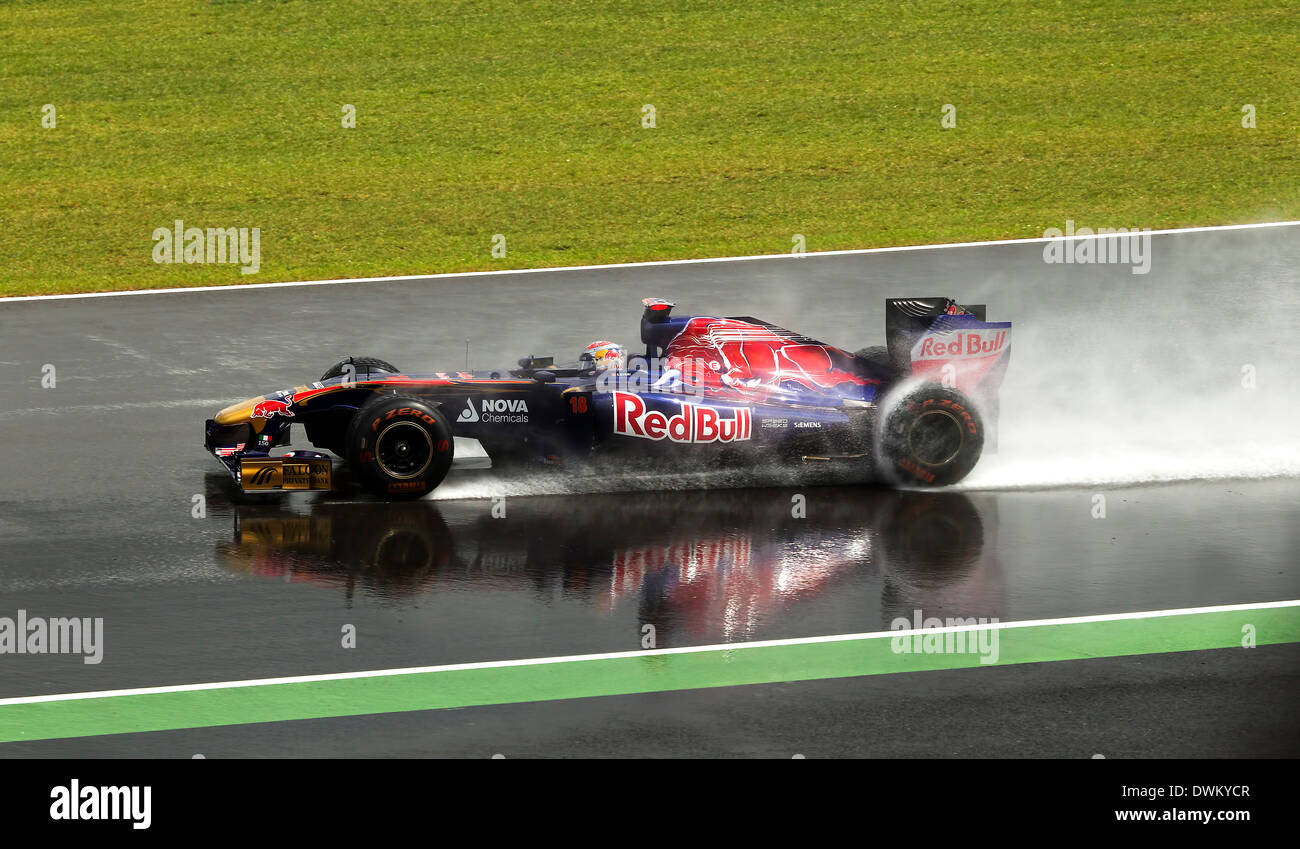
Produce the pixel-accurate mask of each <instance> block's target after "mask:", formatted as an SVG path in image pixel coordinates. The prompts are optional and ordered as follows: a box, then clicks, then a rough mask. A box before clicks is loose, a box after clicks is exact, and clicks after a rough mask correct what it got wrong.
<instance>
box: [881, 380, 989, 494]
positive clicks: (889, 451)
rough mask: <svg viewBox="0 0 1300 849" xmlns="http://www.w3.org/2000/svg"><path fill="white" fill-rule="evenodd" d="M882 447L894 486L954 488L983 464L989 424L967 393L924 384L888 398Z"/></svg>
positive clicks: (884, 468)
mask: <svg viewBox="0 0 1300 849" xmlns="http://www.w3.org/2000/svg"><path fill="white" fill-rule="evenodd" d="M876 442H877V444H876V456H877V457H878V458H879V461H880V468H881V470H882V471H883V472H884V475H885V477H886V478H888V479H889V480H890V481H891V482H893V483H896V484H905V485H911V486H948V485H949V484H954V483H957V481H959V480H961V479H962V478H964V477H966V475H967V474H969V473H970V470H971V469H973V468H975V464H976V463H977V462H979V458H980V454H981V453H983V451H984V421H983V419H981V418H980V414H979V411H977V410H976V409H975V405H974V404H972V403H971V401H970V399H969V398H967V397H966V396H965V395H963V394H962V393H960V392H958V391H956V390H955V389H946V388H944V387H943V386H940V385H939V384H937V383H923V384H921V385H919V386H913V387H912V388H910V389H906V390H904V391H903V393H902V394H901V395H899V396H896V397H886V399H885V404H884V418H883V419H882V420H881V422H880V426H879V431H878V433H877V437H876Z"/></svg>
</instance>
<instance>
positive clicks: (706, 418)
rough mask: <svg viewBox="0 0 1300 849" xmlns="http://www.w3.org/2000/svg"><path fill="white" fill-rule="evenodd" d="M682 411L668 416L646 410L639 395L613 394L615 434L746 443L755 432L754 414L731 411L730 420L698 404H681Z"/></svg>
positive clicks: (719, 412)
mask: <svg viewBox="0 0 1300 849" xmlns="http://www.w3.org/2000/svg"><path fill="white" fill-rule="evenodd" d="M680 406H681V411H680V412H679V413H678V414H677V415H675V416H667V415H665V414H663V413H660V412H656V411H653V410H652V411H647V410H646V405H645V401H643V400H642V399H641V396H640V395H633V394H631V393H628V392H615V393H614V432H615V433H619V434H622V435H624V436H635V437H637V438H640V439H653V440H656V441H658V440H661V439H665V438H667V439H669V440H671V441H672V442H690V443H704V442H743V441H746V440H748V439H749V438H750V434H751V433H752V432H753V430H754V411H753V410H750V409H748V408H738V409H733V410H731V416H730V418H725V419H724V418H723V417H722V415H721V413H722V411H720V410H717V409H714V408H713V407H704V406H700V405H696V404H681V405H680Z"/></svg>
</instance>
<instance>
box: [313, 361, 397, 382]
mask: <svg viewBox="0 0 1300 849" xmlns="http://www.w3.org/2000/svg"><path fill="white" fill-rule="evenodd" d="M349 367H351V372H352V375H353V376H354V377H358V378H361V379H362V380H364V379H365V378H366V377H368V376H370V375H371V374H401V373H402V372H401V371H400V370H399V369H398V368H397V366H395V365H393V364H392V363H390V362H388V361H387V360H381V359H379V358H378V357H348V358H347V359H345V360H339V361H338V362H337V363H335V364H334V365H332V366H330V368H329V371H327V372H325V373H324V374H323V375H321V380H322V381H325V380H329V379H331V378H334V377H339V376H340V375H344V374H347V373H348V370H349Z"/></svg>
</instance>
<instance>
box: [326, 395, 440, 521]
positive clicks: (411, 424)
mask: <svg viewBox="0 0 1300 849" xmlns="http://www.w3.org/2000/svg"><path fill="white" fill-rule="evenodd" d="M347 452H348V462H349V463H350V464H351V466H352V469H353V470H354V473H355V474H356V476H357V478H358V479H359V480H360V481H361V484H362V485H363V486H365V488H366V489H368V490H370V491H371V492H373V493H374V494H375V495H377V496H379V497H380V498H387V499H391V500H403V499H410V498H419V497H421V496H423V495H427V494H428V493H430V492H432V491H433V489H434V487H436V486H437V485H438V484H440V483H442V479H443V478H444V477H446V476H447V470H448V469H450V468H451V461H452V457H453V455H454V454H455V441H454V440H453V439H452V434H451V423H450V422H448V421H447V417H446V416H445V415H444V414H443V412H442V409H441V408H440V407H435V406H433V405H430V404H428V403H425V402H424V401H420V400H418V399H416V398H408V397H406V396H403V395H380V396H377V397H375V398H372V399H371V400H370V401H368V402H366V403H365V404H364V405H362V407H361V409H359V410H357V412H356V415H355V416H353V417H352V422H351V423H350V424H349V425H348V436H347Z"/></svg>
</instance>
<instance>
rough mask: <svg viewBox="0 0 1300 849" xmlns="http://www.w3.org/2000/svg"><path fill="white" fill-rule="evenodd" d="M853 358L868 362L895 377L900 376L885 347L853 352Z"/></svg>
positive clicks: (873, 346)
mask: <svg viewBox="0 0 1300 849" xmlns="http://www.w3.org/2000/svg"><path fill="white" fill-rule="evenodd" d="M853 356H855V357H857V358H858V359H859V360H866V361H867V362H869V363H871V364H872V365H873V366H876V368H877V369H880V370H883V371H885V372H887V373H888V374H889V375H891V376H894V375H897V374H898V369H896V368H894V363H893V362H892V361H891V360H890V359H889V349H888V348H886V347H885V346H884V345H872V346H871V347H869V348H862V349H859V350H857V351H854V352H853Z"/></svg>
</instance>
